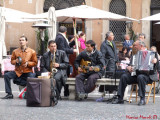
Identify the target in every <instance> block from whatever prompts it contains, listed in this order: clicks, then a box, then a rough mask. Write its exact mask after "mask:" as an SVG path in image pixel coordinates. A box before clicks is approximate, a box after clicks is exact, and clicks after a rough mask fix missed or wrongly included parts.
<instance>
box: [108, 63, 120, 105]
mask: <svg viewBox="0 0 160 120" xmlns="http://www.w3.org/2000/svg"><path fill="white" fill-rule="evenodd" d="M116 63H117V61H115V70H114V72H112V77H111V78H114V80H115V81H114V89H113V91H117V85H116V81H117V80H116V76H117V73H116V71H117V65H116ZM115 99H117V95H113V97H112V98H110V93H109V99H107V100H106V102H107V104H108V103H112V102H113V101H114V100H115Z"/></svg>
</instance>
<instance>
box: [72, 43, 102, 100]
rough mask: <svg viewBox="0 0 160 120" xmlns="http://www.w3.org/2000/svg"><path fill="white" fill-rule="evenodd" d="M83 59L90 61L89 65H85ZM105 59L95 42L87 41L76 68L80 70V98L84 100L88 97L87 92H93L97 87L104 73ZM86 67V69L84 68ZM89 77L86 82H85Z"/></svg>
mask: <svg viewBox="0 0 160 120" xmlns="http://www.w3.org/2000/svg"><path fill="white" fill-rule="evenodd" d="M81 61H84V63H85V62H88V65H87V64H85V65H86V66H83V65H82V64H81V63H82V62H81ZM103 66H104V59H103V58H102V54H101V52H99V51H98V50H97V49H96V48H95V42H94V41H93V40H89V41H87V42H86V49H85V50H84V51H82V52H81V53H80V54H79V55H78V56H77V58H76V60H75V68H76V69H78V72H80V74H79V75H77V76H76V92H77V94H78V100H82V99H84V98H86V97H87V93H90V92H92V90H93V89H94V88H95V83H96V81H97V79H99V78H101V77H102V75H103V72H104V70H103ZM82 68H84V69H82ZM85 79H87V82H86V84H84V81H85Z"/></svg>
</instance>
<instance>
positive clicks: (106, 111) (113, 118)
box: [0, 78, 160, 120]
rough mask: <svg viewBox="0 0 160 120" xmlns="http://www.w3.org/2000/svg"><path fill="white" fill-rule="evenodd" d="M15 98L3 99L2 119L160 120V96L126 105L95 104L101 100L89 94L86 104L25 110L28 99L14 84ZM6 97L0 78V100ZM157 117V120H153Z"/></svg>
mask: <svg viewBox="0 0 160 120" xmlns="http://www.w3.org/2000/svg"><path fill="white" fill-rule="evenodd" d="M12 90H13V94H14V99H12V100H2V99H0V120H129V119H132V120H135V119H140V120H145V119H146V120H153V119H156V118H155V117H157V120H160V112H159V111H160V93H158V94H156V103H155V104H153V102H152V99H150V101H149V103H148V105H145V106H137V103H135V102H134V101H133V102H132V103H131V104H129V103H128V102H125V104H123V105H114V104H107V102H96V99H97V98H98V97H99V96H97V97H93V94H91V95H89V98H88V99H87V100H85V101H80V102H79V101H69V100H67V99H66V98H65V99H62V100H61V101H59V102H58V105H56V106H55V107H26V100H24V99H19V98H18V97H17V96H18V86H17V85H13V84H12ZM3 96H5V92H4V81H3V78H0V97H3ZM154 115H155V117H154Z"/></svg>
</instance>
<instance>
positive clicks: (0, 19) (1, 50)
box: [0, 8, 7, 64]
mask: <svg viewBox="0 0 160 120" xmlns="http://www.w3.org/2000/svg"><path fill="white" fill-rule="evenodd" d="M4 40H5V17H4V10H3V9H2V8H0V64H1V62H2V56H6V55H7V51H6V45H5V41H4Z"/></svg>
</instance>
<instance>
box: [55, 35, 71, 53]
mask: <svg viewBox="0 0 160 120" xmlns="http://www.w3.org/2000/svg"><path fill="white" fill-rule="evenodd" d="M55 41H56V44H57V49H58V50H63V51H65V52H66V54H67V55H68V54H73V49H72V48H70V46H69V44H68V43H67V41H66V39H65V38H64V36H63V35H62V34H60V33H58V34H57V36H56V40H55Z"/></svg>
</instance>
